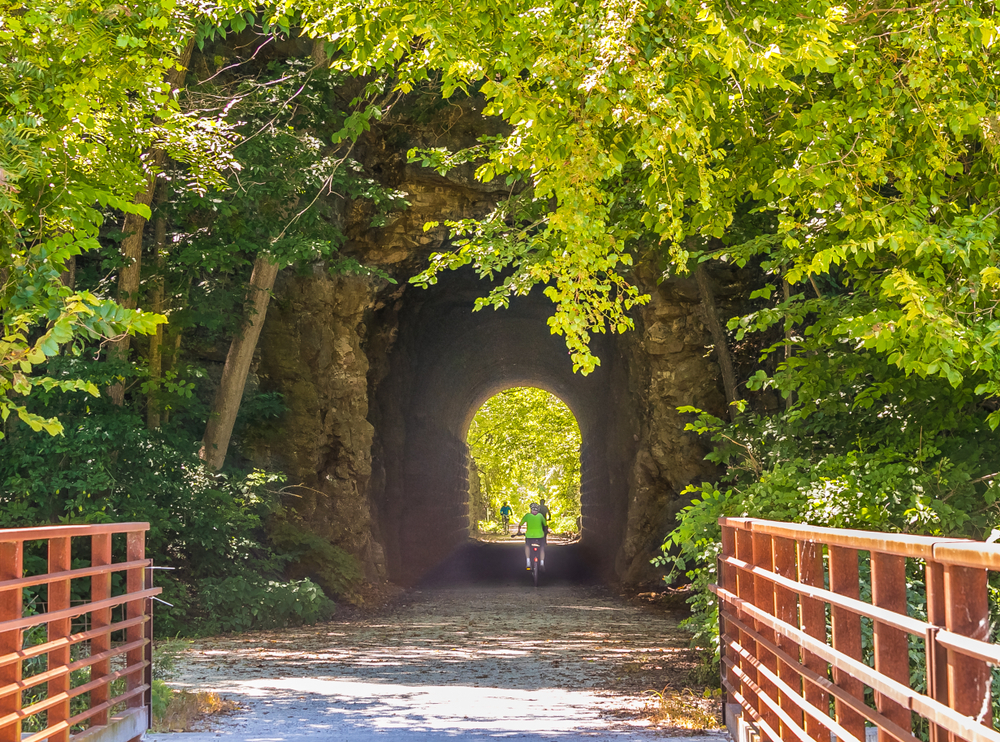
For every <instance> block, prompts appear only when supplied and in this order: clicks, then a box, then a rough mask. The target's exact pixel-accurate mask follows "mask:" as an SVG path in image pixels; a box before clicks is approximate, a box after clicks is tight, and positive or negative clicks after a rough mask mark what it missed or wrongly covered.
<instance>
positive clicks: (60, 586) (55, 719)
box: [47, 537, 72, 742]
mask: <svg viewBox="0 0 1000 742" xmlns="http://www.w3.org/2000/svg"><path fill="white" fill-rule="evenodd" d="M71 568H72V560H71V557H70V539H69V537H61V538H51V539H49V574H52V573H54V572H68V571H69V570H70V569H71ZM69 583H70V581H69V580H68V579H62V580H55V581H54V582H50V583H49V588H48V590H49V601H48V603H49V604H48V606H47V609H48V611H49V612H50V613H51V612H54V611H60V610H62V609H64V608H69V593H70V585H69ZM70 623H71V622H70V619H68V618H60V619H58V620H56V621H49V622H48V627H49V631H48V639H49V641H54V640H56V639H62V638H64V637H67V636H69V634H70ZM69 655H70V651H69V646H68V645H67V646H64V647H59V648H58V649H52V650H50V651H49V667H63V666H65V665H68V664H69ZM48 692H49V696H48V697H49V698H52V697H53V696H56V695H57V694H59V693H68V692H69V673H67V674H65V675H60V676H59V677H57V678H53V679H52V680H50V681H49V682H48ZM48 714H49V715H48V726H49V727H54V726H55V725H56V724H59V723H60V722H65V721H66V720H67V719H69V699H68V698H67V699H66V700H65V701H60V702H59V703H58V704H56V705H55V706H50V707H49V712H48ZM49 740H50V742H68V740H69V727H66V728H65V729H62V730H60V731H58V732H55V733H54V734H53V735H52V736H51V737H49Z"/></svg>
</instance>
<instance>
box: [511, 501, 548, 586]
mask: <svg viewBox="0 0 1000 742" xmlns="http://www.w3.org/2000/svg"><path fill="white" fill-rule="evenodd" d="M528 509H529V510H530V511H531V512H530V513H525V514H524V516H523V517H522V518H521V522H520V523H518V524H517V535H518V536H520V535H521V526H526V528H525V530H524V561H525V565H526V566H527V568H528V570H529V571H530V570H531V544H532V543H537V544H538V548H539V549H540V552H539V555H538V556H539V559H538V566H539V568H540V569H542V570H543V571H544V570H545V530H546V528H547V527H548V524H547V523H546V522H545V516H544V515H542V513H541V510H540V508H539V506H538V503H537V502H533V503H531V505H530V506H529V508H528Z"/></svg>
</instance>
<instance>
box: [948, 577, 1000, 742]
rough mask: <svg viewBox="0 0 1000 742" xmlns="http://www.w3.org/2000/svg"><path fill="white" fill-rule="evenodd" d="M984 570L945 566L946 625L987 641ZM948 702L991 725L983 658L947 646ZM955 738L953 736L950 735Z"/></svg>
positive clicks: (987, 680) (963, 633) (988, 626)
mask: <svg viewBox="0 0 1000 742" xmlns="http://www.w3.org/2000/svg"><path fill="white" fill-rule="evenodd" d="M986 578H987V572H986V570H985V569H981V568H980V569H977V568H974V567H957V566H954V565H950V564H946V565H945V566H944V591H945V627H946V628H947V629H948V630H949V631H953V632H955V633H956V634H962V635H963V636H969V637H972V638H973V639H978V640H980V641H988V640H989V635H990V616H989V600H988V594H987V579H986ZM947 658H948V659H947V665H948V667H947V673H948V687H949V689H950V694H949V698H950V703H949V705H950V706H951V708H953V709H954V710H956V711H958V712H960V713H962V714H965V715H966V716H971V717H972V718H974V719H976V720H977V721H978V722H979V723H980V724H985V725H988V726H991V725H992V720H993V713H992V703H991V697H990V669H989V667H988V666H987V664H986V663H985V662H983V661H982V660H977V659H975V658H973V657H969V656H968V655H965V654H962V653H960V652H956V651H954V650H951V649H949V650H947ZM951 736H952V739H953V740H955V739H956V736H955V735H951Z"/></svg>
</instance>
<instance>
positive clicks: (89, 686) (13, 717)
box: [0, 660, 149, 728]
mask: <svg viewBox="0 0 1000 742" xmlns="http://www.w3.org/2000/svg"><path fill="white" fill-rule="evenodd" d="M148 664H149V662H148V661H147V660H143V661H142V662H137V663H135V664H134V665H129V666H128V667H126V668H124V669H121V670H116V671H115V672H112V673H109V674H107V675H102V676H101V677H99V678H95V679H94V680H91V681H90V682H89V683H84V684H83V685H78V686H76V687H75V688H70V689H69V690H65V691H62V692H61V693H56V694H55V695H52V696H49V697H48V698H45V699H43V700H41V701H39V702H38V703H33V704H31V705H30V706H26V707H25V708H22V709H21V710H20V711H12V712H10V713H9V714H7V715H6V716H0V728H2V727H5V726H7V725H8V724H11V723H13V722H15V721H18V720H19V719H27V718H28V717H29V716H34V715H35V714H38V713H41V712H42V711H46V710H47V709H49V708H51V707H53V706H55V705H57V704H60V703H63V702H64V701H69V700H71V699H73V698H76V697H77V696H80V695H83V694H84V693H89V692H90V691H92V690H93V689H94V688H99V687H100V686H102V685H106V684H108V683H111V682H113V681H115V680H118V678H124V677H126V676H128V675H133V674H135V673H136V672H138V671H140V670H144V669H145V668H146V665H148Z"/></svg>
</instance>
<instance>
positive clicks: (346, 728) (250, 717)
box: [172, 586, 693, 741]
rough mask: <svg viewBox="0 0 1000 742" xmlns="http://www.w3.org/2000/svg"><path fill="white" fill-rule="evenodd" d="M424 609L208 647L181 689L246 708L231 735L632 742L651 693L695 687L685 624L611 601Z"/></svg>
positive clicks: (193, 655)
mask: <svg viewBox="0 0 1000 742" xmlns="http://www.w3.org/2000/svg"><path fill="white" fill-rule="evenodd" d="M411 597H412V601H413V602H410V603H409V604H408V605H403V606H401V607H398V608H397V609H395V610H394V611H392V612H391V613H390V614H388V615H386V616H381V617H379V618H377V619H358V620H351V621H345V622H342V623H337V622H334V623H329V624H325V625H322V626H316V627H306V628H302V629H295V630H286V631H281V632H263V633H257V634H253V635H249V636H243V637H232V638H218V639H210V640H203V641H201V642H198V643H196V645H195V646H193V647H192V648H191V649H190V650H188V651H187V652H185V654H184V655H183V657H182V659H181V665H182V666H183V671H182V675H179V676H178V677H177V678H176V682H175V683H172V684H173V685H176V686H177V687H186V688H191V689H194V688H198V689H209V688H210V689H212V690H217V691H219V692H221V693H223V694H224V695H226V696H228V697H231V698H233V699H235V700H237V701H239V702H240V703H241V706H242V711H241V712H240V713H239V714H237V715H235V716H233V717H231V718H230V719H229V720H227V721H225V722H224V723H223V725H222V726H221V728H220V731H221V732H223V733H224V734H239V735H242V736H243V737H244V738H246V739H250V738H253V739H254V740H261V741H263V740H270V739H274V740H277V739H279V738H280V739H286V738H288V737H289V735H291V736H303V735H304V736H312V735H323V736H324V737H327V736H329V734H330V733H331V732H332V731H334V730H336V731H337V733H338V734H346V735H348V736H345V737H344V739H351V740H353V739H355V738H357V739H362V738H363V734H366V733H371V734H380V733H384V732H390V731H393V730H395V731H393V736H394V738H395V737H396V736H397V734H398V732H399V731H400V730H406V732H407V733H408V734H410V733H413V734H416V733H418V732H420V733H423V734H425V735H426V734H443V735H447V736H452V735H462V736H468V735H469V734H473V733H474V734H475V735H479V736H487V737H495V736H508V735H529V736H531V735H539V734H542V735H549V736H553V735H555V736H564V735H577V736H579V735H589V734H597V733H600V734H610V733H615V735H616V738H618V735H619V733H622V732H629V733H630V734H631V733H635V734H640V733H642V734H644V735H645V734H650V733H653V732H652V731H650V730H648V729H647V731H645V732H643V731H642V730H643V729H644V728H646V727H648V725H649V722H648V721H647V720H646V718H645V716H644V715H643V714H642V713H641V711H642V709H643V708H645V707H646V706H648V705H649V703H650V695H649V694H648V693H646V691H661V690H662V689H663V688H664V687H665V686H670V687H676V688H681V687H684V685H685V684H686V681H687V673H688V671H689V670H690V669H691V667H692V660H693V658H692V655H691V652H690V650H689V649H687V637H686V636H685V635H683V634H682V633H680V632H679V631H678V630H677V622H678V618H679V617H678V616H676V615H674V614H671V613H668V612H662V611H659V612H654V611H648V610H643V609H641V608H638V607H635V606H629V605H625V604H623V603H621V602H620V601H619V600H618V599H617V598H615V597H613V596H610V595H608V594H607V593H606V592H605V591H603V590H598V589H594V588H580V587H569V586H566V587H561V586H550V587H548V588H546V589H539V590H535V589H533V588H522V587H505V588H491V589H482V588H478V587H477V588H473V587H463V588H450V589H434V590H425V591H422V592H420V591H415V592H414V594H412V596H411ZM677 731H679V730H674V732H675V733H676V732H677ZM275 735H277V736H275ZM352 735H353V736H352ZM357 735H362V736H357Z"/></svg>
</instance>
